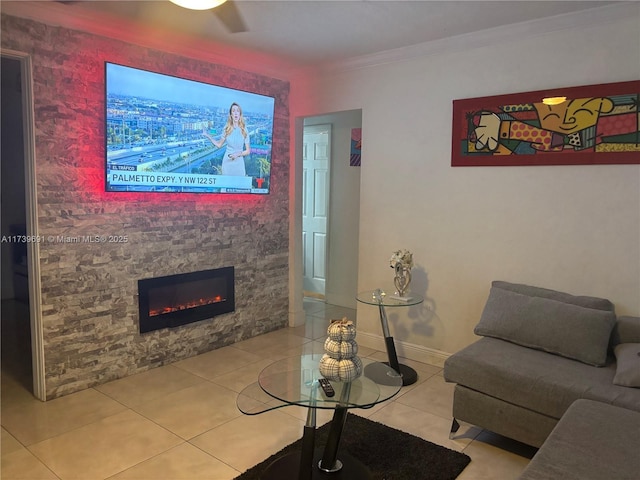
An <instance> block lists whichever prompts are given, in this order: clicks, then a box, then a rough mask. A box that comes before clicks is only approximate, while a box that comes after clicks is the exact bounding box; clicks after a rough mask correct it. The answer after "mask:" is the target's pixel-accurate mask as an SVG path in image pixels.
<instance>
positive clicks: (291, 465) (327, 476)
mask: <svg viewBox="0 0 640 480" xmlns="http://www.w3.org/2000/svg"><path fill="white" fill-rule="evenodd" d="M323 453H324V448H318V449H316V451H315V455H314V458H313V468H312V472H311V478H312V479H313V480H371V479H372V476H371V472H370V471H369V469H368V468H367V467H366V466H365V464H364V463H362V462H361V461H360V460H358V459H357V458H355V457H352V456H351V455H349V454H348V453H340V455H339V456H340V462H342V468H341V469H340V470H338V471H337V472H330V473H326V472H323V471H322V470H320V468H319V467H318V465H319V463H320V460H321V459H322V455H323ZM300 459H301V455H300V452H299V451H298V452H291V453H289V454H287V455H284V456H282V457H280V458H278V459H276V460H274V461H273V463H271V464H270V465H269V466H268V467H267V469H266V470H265V471H264V473H263V474H262V475H261V476H260V480H289V479H294V478H298V473H299V471H300Z"/></svg>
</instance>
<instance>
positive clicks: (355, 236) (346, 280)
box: [292, 110, 362, 309]
mask: <svg viewBox="0 0 640 480" xmlns="http://www.w3.org/2000/svg"><path fill="white" fill-rule="evenodd" d="M297 128H299V130H298V133H297V134H296V137H297V138H298V139H299V141H300V145H301V146H303V148H300V149H298V155H300V156H299V157H298V159H297V165H298V166H299V168H300V170H299V171H301V173H302V174H301V175H300V177H299V178H300V179H301V181H302V188H301V195H300V196H301V200H300V203H299V204H298V205H300V206H299V207H297V208H298V210H297V219H296V221H295V222H294V223H295V224H296V225H300V226H299V227H297V228H300V230H297V228H296V230H297V233H298V234H297V235H295V242H296V244H295V246H294V249H293V250H294V252H295V253H296V259H295V263H297V264H298V265H300V266H301V267H302V268H300V270H303V271H304V274H302V275H301V277H296V278H297V279H299V280H297V281H296V282H295V283H296V285H299V286H298V287H294V297H292V301H293V302H295V288H298V289H300V290H302V291H303V298H304V297H305V296H306V297H314V298H320V299H321V300H323V301H325V302H326V303H328V304H331V305H336V306H342V307H347V308H353V309H355V308H356V307H357V305H356V300H355V298H356V294H357V288H358V260H359V255H358V251H359V246H358V243H359V238H360V170H361V168H360V166H359V165H358V166H356V165H354V164H353V162H351V161H350V160H351V158H350V157H351V149H352V142H353V135H354V130H355V131H358V132H359V131H360V129H361V128H362V110H347V111H342V112H334V113H328V114H324V115H319V116H313V117H305V118H303V119H300V124H299V126H298V127H297ZM319 132H320V134H321V133H322V132H328V135H327V136H326V137H327V138H326V139H321V140H322V141H321V142H320V145H321V147H319V150H320V153H322V149H324V148H325V147H324V146H322V145H323V143H324V142H325V141H326V142H328V146H327V147H326V149H327V151H326V157H328V159H327V171H326V173H322V174H319V175H315V176H312V175H311V174H310V172H309V170H308V168H307V167H306V166H303V164H304V163H305V161H304V158H305V157H307V158H308V157H309V156H310V154H311V153H312V152H311V146H310V145H311V143H312V142H310V141H308V140H309V139H310V136H308V139H307V140H305V139H304V137H305V136H307V135H305V134H306V133H310V134H311V133H312V134H313V135H318V134H319ZM319 156H320V157H322V155H319ZM321 168H322V166H321V167H320V169H321ZM312 178H313V179H314V182H313V186H314V187H317V186H318V184H320V185H321V190H320V191H322V192H323V194H324V195H325V197H326V198H325V199H324V201H325V202H326V203H321V201H322V198H319V197H318V194H317V190H318V189H317V188H315V189H314V191H313V193H311V192H310V191H309V189H308V188H307V187H308V186H309V185H310V184H311V180H310V179H312ZM311 205H314V208H317V207H318V206H322V207H324V208H325V209H326V211H324V212H323V213H324V217H326V219H325V221H326V233H325V234H324V235H320V234H316V235H315V238H313V237H311V236H310V235H309V233H308V232H309V231H310V229H309V228H305V226H303V224H304V223H305V221H304V218H305V216H306V217H307V220H309V217H310V215H309V213H310V206H311ZM320 211H321V212H322V210H320ZM298 215H299V216H298ZM316 216H319V217H322V216H323V215H316ZM297 222H300V223H297ZM303 232H304V233H303ZM301 233H302V234H301ZM312 240H313V241H312ZM297 242H300V243H297ZM321 242H323V243H321ZM305 243H306V245H305ZM314 243H315V244H316V245H317V244H319V243H320V244H321V249H320V250H319V249H318V248H316V247H315V246H314ZM322 248H323V250H322ZM311 253H313V256H312V255H310V254H311ZM310 257H311V258H310ZM323 257H324V258H323ZM312 259H313V263H311V260H312ZM298 262H300V263H298ZM311 265H312V266H313V269H314V270H312V269H311V268H312V267H311ZM322 268H324V270H322ZM300 270H299V271H300ZM311 273H313V275H311ZM322 288H323V290H322ZM300 290H297V291H298V292H300Z"/></svg>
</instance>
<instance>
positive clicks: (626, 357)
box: [613, 343, 640, 388]
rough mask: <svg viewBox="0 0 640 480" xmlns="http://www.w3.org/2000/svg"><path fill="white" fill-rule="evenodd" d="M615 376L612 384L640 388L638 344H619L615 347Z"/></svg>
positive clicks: (639, 345) (639, 344)
mask: <svg viewBox="0 0 640 480" xmlns="http://www.w3.org/2000/svg"><path fill="white" fill-rule="evenodd" d="M614 352H615V354H616V375H615V377H613V383H615V384H616V385H623V386H625V387H636V388H640V343H621V344H620V345H617V346H616V348H615V350H614Z"/></svg>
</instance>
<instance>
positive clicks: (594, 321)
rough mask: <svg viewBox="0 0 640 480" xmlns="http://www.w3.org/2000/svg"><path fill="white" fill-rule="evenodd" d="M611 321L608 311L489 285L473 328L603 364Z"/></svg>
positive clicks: (497, 336) (591, 362)
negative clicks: (489, 289)
mask: <svg viewBox="0 0 640 480" xmlns="http://www.w3.org/2000/svg"><path fill="white" fill-rule="evenodd" d="M538 290H539V289H538ZM615 322H616V317H615V313H613V312H612V311H608V310H599V309H595V308H586V307H582V306H579V305H575V304H572V303H565V302H562V301H559V300H554V299H551V298H544V297H539V296H530V295H526V294H522V293H518V292H514V291H512V290H506V289H504V288H502V287H501V286H492V287H491V292H490V294H489V298H488V299H487V303H486V305H485V308H484V311H483V312H482V316H481V318H480V322H479V323H478V325H477V326H476V327H475V330H474V332H475V333H476V335H480V336H484V337H495V338H500V339H502V340H508V341H510V342H513V343H517V344H518V345H523V346H525V347H530V348H535V349H538V350H544V351H545V352H549V353H554V354H556V355H562V356H564V357H567V358H572V359H574V360H579V361H581V362H584V363H587V364H589V365H596V366H603V365H605V363H606V361H607V348H608V346H609V339H610V337H611V331H612V329H613V327H614V325H615Z"/></svg>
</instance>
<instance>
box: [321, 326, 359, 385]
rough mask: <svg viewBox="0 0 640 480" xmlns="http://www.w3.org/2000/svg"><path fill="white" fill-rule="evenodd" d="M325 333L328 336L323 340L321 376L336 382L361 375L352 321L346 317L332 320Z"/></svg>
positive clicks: (349, 380)
mask: <svg viewBox="0 0 640 480" xmlns="http://www.w3.org/2000/svg"><path fill="white" fill-rule="evenodd" d="M327 334H328V335H329V337H328V338H327V340H326V341H325V342H324V351H325V352H326V353H325V354H324V355H323V356H322V358H321V359H320V373H321V374H322V376H323V377H325V378H327V379H329V380H334V381H338V382H351V381H352V380H355V379H356V378H358V377H359V376H360V375H362V360H360V358H359V357H358V355H357V353H358V344H357V343H356V341H355V338H356V327H355V325H354V324H353V322H352V321H350V320H347V319H346V318H343V319H342V320H333V321H332V322H331V325H329V328H328V329H327Z"/></svg>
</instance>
